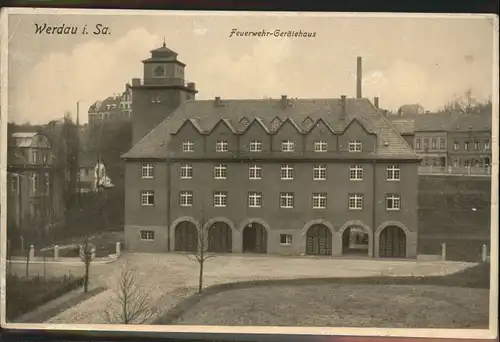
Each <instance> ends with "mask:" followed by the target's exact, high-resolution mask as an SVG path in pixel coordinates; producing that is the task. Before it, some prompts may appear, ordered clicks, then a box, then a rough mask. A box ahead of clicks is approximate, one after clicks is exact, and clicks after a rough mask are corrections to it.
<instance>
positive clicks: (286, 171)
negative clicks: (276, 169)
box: [281, 164, 293, 180]
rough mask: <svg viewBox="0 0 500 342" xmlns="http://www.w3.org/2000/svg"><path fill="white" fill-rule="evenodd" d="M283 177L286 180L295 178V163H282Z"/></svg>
mask: <svg viewBox="0 0 500 342" xmlns="http://www.w3.org/2000/svg"><path fill="white" fill-rule="evenodd" d="M281 179H284V180H290V179H293V165H291V164H284V165H281Z"/></svg>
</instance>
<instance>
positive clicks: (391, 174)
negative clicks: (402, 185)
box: [387, 165, 401, 181]
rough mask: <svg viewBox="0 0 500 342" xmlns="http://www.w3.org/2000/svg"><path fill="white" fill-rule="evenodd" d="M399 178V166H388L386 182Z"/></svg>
mask: <svg viewBox="0 0 500 342" xmlns="http://www.w3.org/2000/svg"><path fill="white" fill-rule="evenodd" d="M400 178H401V170H400V168H399V165H389V166H388V167H387V180H390V181H398V180H400Z"/></svg>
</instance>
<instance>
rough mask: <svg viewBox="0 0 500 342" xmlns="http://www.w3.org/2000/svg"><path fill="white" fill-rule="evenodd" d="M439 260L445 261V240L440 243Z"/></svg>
mask: <svg viewBox="0 0 500 342" xmlns="http://www.w3.org/2000/svg"><path fill="white" fill-rule="evenodd" d="M441 260H442V261H446V242H443V243H441Z"/></svg>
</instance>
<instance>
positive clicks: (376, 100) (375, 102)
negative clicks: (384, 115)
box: [373, 96, 378, 109]
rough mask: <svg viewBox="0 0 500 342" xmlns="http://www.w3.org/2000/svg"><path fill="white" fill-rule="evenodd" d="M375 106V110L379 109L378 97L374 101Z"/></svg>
mask: <svg viewBox="0 0 500 342" xmlns="http://www.w3.org/2000/svg"><path fill="white" fill-rule="evenodd" d="M373 105H374V106H375V108H377V109H378V97H377V96H376V97H375V98H374V99H373Z"/></svg>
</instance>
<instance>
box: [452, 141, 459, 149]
mask: <svg viewBox="0 0 500 342" xmlns="http://www.w3.org/2000/svg"><path fill="white" fill-rule="evenodd" d="M453 150H455V151H457V150H458V142H456V141H455V142H454V143H453Z"/></svg>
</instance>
